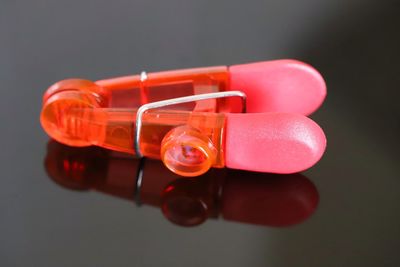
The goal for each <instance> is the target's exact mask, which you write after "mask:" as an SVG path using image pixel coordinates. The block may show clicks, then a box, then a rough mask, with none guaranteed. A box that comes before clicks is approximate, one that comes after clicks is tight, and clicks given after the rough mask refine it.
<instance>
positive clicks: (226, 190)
mask: <svg viewBox="0 0 400 267" xmlns="http://www.w3.org/2000/svg"><path fill="white" fill-rule="evenodd" d="M45 168H46V171H47V173H48V175H49V176H50V178H51V179H53V180H54V181H55V182H57V184H59V185H61V186H63V187H66V188H69V189H73V190H93V191H98V192H101V193H104V194H108V195H112V196H114V197H118V198H123V199H127V200H129V201H135V202H136V203H138V204H139V205H143V206H155V207H158V208H160V209H161V210H162V212H163V214H164V216H165V217H166V218H167V219H168V220H169V221H171V222H173V223H175V224H178V225H181V226H194V225H198V224H201V223H203V222H204V221H206V220H207V219H209V218H218V217H221V218H223V219H224V220H227V221H235V222H242V223H249V224H258V225H265V226H274V227H283V226H289V225H294V224H298V223H301V222H303V221H304V220H306V219H307V218H309V217H310V216H311V215H312V214H313V213H314V212H315V209H316V208H317V205H318V201H319V195H318V191H317V189H316V187H315V186H314V184H313V183H312V182H311V181H310V180H309V179H307V178H306V177H305V176H304V175H302V174H298V173H296V174H287V175H278V174H266V173H257V172H246V171H238V170H229V169H213V170H212V171H209V172H207V173H206V174H204V175H202V176H200V177H196V178H183V179H182V178H181V177H179V176H177V175H175V174H173V173H171V172H169V171H166V169H165V168H164V167H163V165H162V164H161V163H160V161H156V160H149V159H146V160H145V161H143V160H142V159H141V160H139V159H135V158H133V157H132V156H129V155H124V154H122V153H115V152H112V151H109V150H105V149H102V148H98V147H86V148H75V147H68V146H64V145H62V144H59V143H57V142H55V141H50V142H49V144H48V146H47V156H46V160H45ZM135 173H137V174H139V175H137V179H136V180H135Z"/></svg>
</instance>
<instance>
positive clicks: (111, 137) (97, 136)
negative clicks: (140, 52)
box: [41, 60, 326, 176]
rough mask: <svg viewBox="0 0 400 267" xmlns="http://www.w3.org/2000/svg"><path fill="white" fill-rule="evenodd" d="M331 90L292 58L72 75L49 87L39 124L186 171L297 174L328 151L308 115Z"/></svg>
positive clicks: (75, 140) (62, 135)
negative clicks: (93, 77)
mask: <svg viewBox="0 0 400 267" xmlns="http://www.w3.org/2000/svg"><path fill="white" fill-rule="evenodd" d="M325 95H326V86H325V82H324V80H323V78H322V77H321V75H320V74H319V73H318V72H317V71H316V70H315V69H314V68H312V67H311V66H309V65H307V64H304V63H302V62H299V61H295V60H277V61H266V62H259V63H251V64H244V65H235V66H230V67H225V66H221V67H208V68H197V69H184V70H176V71H166V72H157V73H149V74H147V73H145V72H142V73H141V74H140V75H134V76H127V77H120V78H113V79H107V80H101V81H97V82H92V81H88V80H81V79H69V80H64V81H60V82H58V83H56V84H54V85H52V86H51V87H50V88H49V89H48V90H47V91H46V93H45V94H44V97H43V109H42V113H41V123H42V126H43V128H44V129H45V131H46V132H47V133H48V134H49V135H50V136H51V137H52V138H54V139H55V140H57V141H59V142H61V143H64V144H66V145H71V146H89V145H96V146H101V147H105V148H108V149H112V150H116V151H121V152H126V153H130V154H134V155H136V156H138V157H142V156H145V157H149V158H155V159H161V160H162V161H163V162H164V164H165V166H166V167H167V168H169V169H170V170H171V171H173V172H175V173H176V174H179V175H182V176H197V175H200V174H203V173H205V172H206V171H207V170H208V169H209V168H210V167H217V168H218V167H224V166H226V167H228V168H234V169H243V170H250V171H258V172H272V173H294V172H299V171H303V170H305V169H308V168H309V167H311V166H313V165H314V164H315V163H316V162H317V161H318V160H319V159H320V158H321V156H322V155H323V153H324V151H325V146H326V138H325V135H324V133H323V131H322V129H321V128H320V127H319V126H318V125H317V124H316V123H315V122H313V121H312V120H311V119H309V118H307V117H306V115H309V114H310V113H312V112H313V111H315V110H316V109H317V108H318V107H319V106H320V105H321V104H322V102H323V100H324V98H325ZM240 112H241V113H240Z"/></svg>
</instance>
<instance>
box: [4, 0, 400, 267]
mask: <svg viewBox="0 0 400 267" xmlns="http://www.w3.org/2000/svg"><path fill="white" fill-rule="evenodd" d="M399 7H400V6H399V4H398V2H397V3H396V1H392V2H390V1H384V0H383V1H361V0H356V1H348V0H339V1H318V0H301V1H289V0H283V1H240V0H231V1H215V0H214V1H211V0H206V1H178V0H171V1H122V0H118V1H89V0H83V1H49V0H36V1H11V0H1V1H0V90H1V97H0V116H1V120H0V122H1V123H2V124H1V131H0V140H1V141H0V142H1V147H0V148H1V152H0V157H1V158H0V164H1V165H0V166H1V186H0V265H1V266H231V267H233V266H399V264H400V256H399V253H398V249H399V247H400V214H399V212H400V209H399V207H400V194H399V190H400V180H399V178H400V176H399V170H400V168H399V156H398V153H399V152H398V149H399V140H398V137H399V132H400V131H399V128H400V119H399V118H400V116H399V115H400V108H399V104H398V102H399V96H400V93H399V84H400V73H399V67H398V66H399V65H398V62H399V61H400V52H399V48H400V38H399V37H400V32H399V29H400V16H399ZM279 58H296V59H299V60H302V61H305V62H308V63H310V64H312V65H313V66H314V67H316V68H317V69H318V70H319V71H320V72H321V73H322V75H323V76H324V78H325V79H326V81H327V85H328V98H327V100H326V102H325V104H324V105H323V107H322V108H321V109H320V110H319V111H317V112H316V113H315V114H314V115H313V119H314V120H316V121H317V122H318V123H319V124H320V125H321V126H322V127H323V128H324V130H325V132H326V134H327V137H328V149H327V152H326V154H325V156H324V158H323V159H322V160H321V162H320V163H319V164H317V165H316V166H315V167H313V168H312V169H311V170H309V171H307V172H306V173H305V174H306V175H307V177H309V178H310V180H312V181H313V182H314V184H315V185H316V186H317V188H318V191H319V194H320V198H321V199H320V204H319V206H318V210H317V212H316V213H315V214H314V215H313V216H312V217H311V218H310V219H309V220H307V221H306V222H304V223H303V224H300V225H296V226H293V227H290V228H268V227H260V226H252V225H246V224H240V223H234V222H227V221H223V220H209V221H207V222H206V223H205V224H203V225H201V226H198V227H194V228H182V227H178V226H176V225H173V224H171V223H170V222H168V221H166V220H165V219H164V218H163V216H162V214H161V212H160V211H159V210H158V209H156V208H153V207H146V206H142V207H140V208H138V207H135V206H134V205H132V203H130V202H127V201H123V200H121V199H117V198H112V197H110V196H106V195H104V194H101V193H94V192H91V193H80V192H73V191H68V190H66V189H64V188H62V187H59V186H58V185H56V184H55V183H54V182H52V181H51V180H50V179H49V178H48V177H47V176H46V173H45V171H44V168H43V158H44V156H45V150H46V143H47V140H48V137H47V136H46V134H45V133H44V132H43V131H42V129H41V127H40V123H39V113H40V108H41V96H42V94H43V92H44V91H45V89H46V88H47V87H48V86H49V85H51V84H52V83H54V82H56V81H58V80H62V79H65V78H68V77H82V78H87V79H91V80H96V79H101V78H107V77H113V76H122V75H128V74H134V73H139V72H140V71H141V70H147V71H149V72H151V71H159V70H166V69H176V68H188V67H197V66H212V65H232V64H239V63H246V62H252V61H262V60H270V59H279Z"/></svg>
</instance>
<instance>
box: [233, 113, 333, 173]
mask: <svg viewBox="0 0 400 267" xmlns="http://www.w3.org/2000/svg"><path fill="white" fill-rule="evenodd" d="M226 116H227V122H226V139H225V140H226V143H225V151H226V152H225V160H226V166H227V167H229V168H233V169H242V170H249V171H258V172H273V173H295V172H300V171H303V170H306V169H308V168H310V167H311V166H313V165H314V164H315V163H316V162H317V161H318V160H319V159H320V158H321V157H322V154H323V153H324V151H325V147H326V138H325V135H324V132H323V131H322V129H321V128H320V127H319V126H318V125H317V124H316V123H315V122H314V121H312V120H311V119H309V118H307V117H305V116H303V115H299V114H290V113H252V114H237V113H228V114H226Z"/></svg>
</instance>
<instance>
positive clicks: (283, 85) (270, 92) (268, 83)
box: [229, 59, 326, 115]
mask: <svg viewBox="0 0 400 267" xmlns="http://www.w3.org/2000/svg"><path fill="white" fill-rule="evenodd" d="M229 73H230V90H240V91H243V92H245V93H246V95H247V112H253V113H257V112H289V113H299V114H303V115H309V114H311V113H312V112H314V111H315V110H317V109H318V108H319V107H320V105H321V104H322V102H323V101H324V99H325V96H326V85H325V81H324V79H323V78H322V76H321V74H319V72H318V71H316V70H315V69H314V68H313V67H311V66H310V65H308V64H305V63H303V62H300V61H296V60H289V59H285V60H274V61H265V62H258V63H250V64H243V65H235V66H231V67H229Z"/></svg>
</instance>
